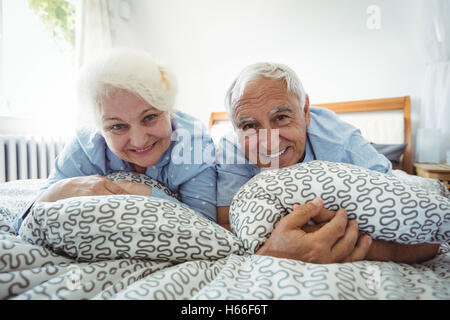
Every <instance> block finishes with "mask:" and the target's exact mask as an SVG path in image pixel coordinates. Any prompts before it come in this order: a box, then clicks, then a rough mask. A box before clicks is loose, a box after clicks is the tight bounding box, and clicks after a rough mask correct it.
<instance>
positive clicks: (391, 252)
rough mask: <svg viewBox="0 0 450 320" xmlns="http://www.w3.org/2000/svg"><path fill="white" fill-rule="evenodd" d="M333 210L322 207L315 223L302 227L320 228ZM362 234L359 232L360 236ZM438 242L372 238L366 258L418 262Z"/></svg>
mask: <svg viewBox="0 0 450 320" xmlns="http://www.w3.org/2000/svg"><path fill="white" fill-rule="evenodd" d="M334 213H335V212H334V211H329V210H326V209H322V212H321V214H320V215H318V216H317V217H316V218H315V219H314V220H315V221H316V222H317V223H318V224H316V225H305V226H304V227H303V228H302V229H303V230H304V231H305V232H307V233H310V232H315V231H317V230H319V229H320V228H322V227H323V226H324V225H325V224H326V222H327V221H330V220H331V219H332V218H333V217H334ZM361 236H362V234H361V233H360V237H361ZM439 247H440V245H439V244H432V243H421V244H412V245H408V244H400V243H395V242H387V241H382V240H373V242H372V245H371V246H370V248H369V252H367V255H366V258H365V259H366V260H371V261H393V262H397V263H419V262H423V261H426V260H429V259H431V258H433V257H435V256H436V254H437V253H438V252H439Z"/></svg>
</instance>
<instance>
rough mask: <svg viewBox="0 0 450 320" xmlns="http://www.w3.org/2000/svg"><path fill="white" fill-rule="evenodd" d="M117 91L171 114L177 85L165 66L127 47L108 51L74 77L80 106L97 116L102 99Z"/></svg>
mask: <svg viewBox="0 0 450 320" xmlns="http://www.w3.org/2000/svg"><path fill="white" fill-rule="evenodd" d="M117 90H127V91H129V92H131V93H133V94H135V95H137V96H138V97H140V98H141V99H142V100H144V101H145V102H147V103H148V104H149V105H151V106H152V107H154V108H156V109H159V110H162V111H171V110H172V109H173V106H174V102H175V95H176V92H177V83H176V79H175V76H174V75H173V74H172V72H171V71H169V70H168V69H167V68H166V67H164V66H162V65H159V64H157V63H156V62H155V61H154V60H153V59H152V57H151V56H150V55H149V54H148V53H147V52H145V51H141V50H137V49H128V48H115V49H111V50H108V51H106V52H104V53H102V54H100V55H98V56H97V57H95V58H94V59H93V60H91V61H89V62H88V63H87V64H86V65H85V66H84V67H83V68H82V70H81V73H80V75H79V78H78V98H79V102H80V103H81V106H82V107H83V109H84V108H86V107H88V108H90V109H91V110H94V111H96V113H98V111H99V109H98V106H99V105H100V104H101V102H102V99H103V98H105V97H108V95H110V94H112V93H114V92H115V91H117Z"/></svg>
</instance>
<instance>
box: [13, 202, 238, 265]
mask: <svg viewBox="0 0 450 320" xmlns="http://www.w3.org/2000/svg"><path fill="white" fill-rule="evenodd" d="M19 235H20V236H21V238H22V239H24V240H26V241H28V242H29V243H32V244H37V245H41V246H43V247H47V248H50V249H51V250H53V251H54V252H56V253H60V254H65V255H68V256H70V257H72V258H74V259H76V260H78V261H100V260H111V259H122V258H136V259H150V260H158V261H171V262H182V261H191V260H198V259H219V258H223V257H226V256H228V255H229V254H231V253H235V254H241V253H242V252H243V247H242V243H241V242H240V241H239V239H237V238H236V237H235V236H233V234H231V233H230V232H229V231H227V230H225V229H224V228H222V227H221V226H219V225H218V224H216V223H214V222H212V221H210V220H208V219H207V218H204V217H203V216H201V215H200V214H198V213H196V212H195V211H193V210H191V209H189V208H187V207H185V206H183V205H180V204H176V203H173V202H171V201H167V200H163V199H159V198H155V197H145V196H136V195H113V196H88V197H74V198H68V199H63V200H59V201H56V202H43V203H40V204H37V205H36V206H34V207H33V208H32V210H31V212H30V214H29V215H28V216H27V218H26V219H25V220H24V222H23V224H22V227H21V228H20V232H19Z"/></svg>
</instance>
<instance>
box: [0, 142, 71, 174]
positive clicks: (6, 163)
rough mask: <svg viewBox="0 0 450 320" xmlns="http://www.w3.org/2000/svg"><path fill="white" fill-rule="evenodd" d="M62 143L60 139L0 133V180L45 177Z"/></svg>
mask: <svg viewBox="0 0 450 320" xmlns="http://www.w3.org/2000/svg"><path fill="white" fill-rule="evenodd" d="M64 144H65V142H64V141H63V140H62V139H51V138H44V137H37V136H32V137H28V136H8V135H0V182H7V181H13V180H19V179H46V178H47V177H48V176H49V174H50V172H51V171H52V169H53V167H54V162H55V158H56V156H57V155H58V154H59V153H60V152H61V151H62V149H63V147H64Z"/></svg>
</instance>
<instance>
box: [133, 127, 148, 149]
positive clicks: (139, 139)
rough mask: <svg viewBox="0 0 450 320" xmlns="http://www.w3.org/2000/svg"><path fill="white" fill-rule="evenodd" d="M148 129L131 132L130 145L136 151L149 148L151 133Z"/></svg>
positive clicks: (143, 128)
mask: <svg viewBox="0 0 450 320" xmlns="http://www.w3.org/2000/svg"><path fill="white" fill-rule="evenodd" d="M147 130H148V128H145V127H137V128H132V129H131V130H130V144H131V145H132V146H133V147H136V149H139V148H143V147H147V145H146V144H147V143H148V138H149V133H148V132H147Z"/></svg>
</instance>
